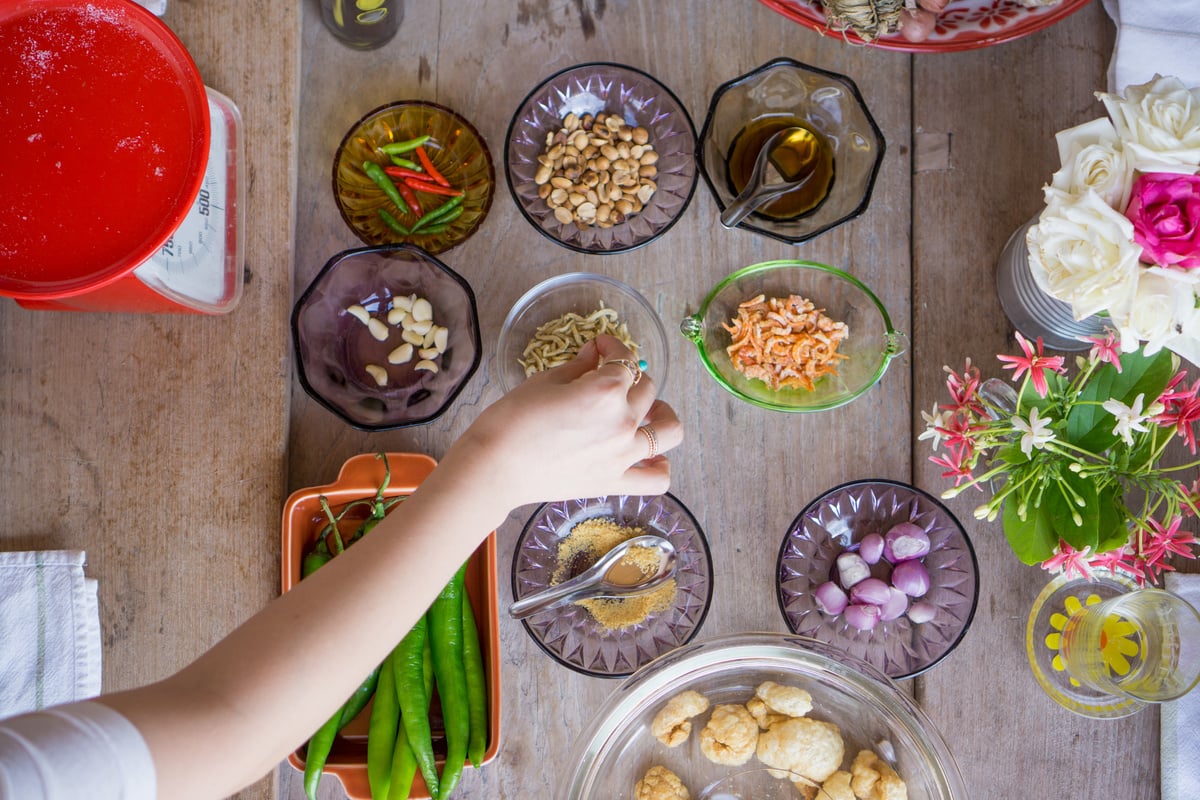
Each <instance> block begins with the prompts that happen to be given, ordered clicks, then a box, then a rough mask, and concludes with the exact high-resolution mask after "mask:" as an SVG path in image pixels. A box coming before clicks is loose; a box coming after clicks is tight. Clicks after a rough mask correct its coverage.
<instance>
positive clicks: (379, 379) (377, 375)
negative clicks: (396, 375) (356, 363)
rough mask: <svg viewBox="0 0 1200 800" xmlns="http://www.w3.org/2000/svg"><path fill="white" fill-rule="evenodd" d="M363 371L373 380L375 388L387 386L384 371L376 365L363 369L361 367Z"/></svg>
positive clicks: (386, 377) (385, 372)
mask: <svg viewBox="0 0 1200 800" xmlns="http://www.w3.org/2000/svg"><path fill="white" fill-rule="evenodd" d="M363 369H365V370H366V371H367V374H368V375H370V376H371V377H372V378H374V379H375V384H376V385H377V386H387V382H388V374H387V370H386V369H384V368H383V367H381V366H379V365H378V364H367V365H366V366H365V367H363Z"/></svg>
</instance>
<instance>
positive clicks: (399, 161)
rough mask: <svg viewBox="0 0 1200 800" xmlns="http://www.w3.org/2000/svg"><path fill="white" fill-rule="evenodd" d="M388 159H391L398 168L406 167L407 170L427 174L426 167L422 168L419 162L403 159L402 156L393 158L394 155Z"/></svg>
mask: <svg viewBox="0 0 1200 800" xmlns="http://www.w3.org/2000/svg"><path fill="white" fill-rule="evenodd" d="M388 158H389V159H391V161H392V163H393V164H395V165H396V166H397V167H404V168H405V169H411V170H412V171H413V172H422V173H423V172H425V168H424V167H422V166H421V165H420V164H418V163H417V162H415V161H412V160H410V159H407V158H401V157H400V156H392V155H389V156H388Z"/></svg>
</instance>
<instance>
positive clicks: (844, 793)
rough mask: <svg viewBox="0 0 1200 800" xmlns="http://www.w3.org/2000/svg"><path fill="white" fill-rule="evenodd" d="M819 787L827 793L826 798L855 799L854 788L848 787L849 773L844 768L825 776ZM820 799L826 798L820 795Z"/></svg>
mask: <svg viewBox="0 0 1200 800" xmlns="http://www.w3.org/2000/svg"><path fill="white" fill-rule="evenodd" d="M821 789H822V790H823V791H824V792H825V794H826V795H828V800H855V798H854V789H852V788H851V787H850V773H849V772H846V771H845V770H844V769H839V770H838V771H837V772H835V773H833V774H832V775H830V776H829V777H828V778H826V779H825V782H824V783H823V784H821ZM821 800H826V798H824V797H822V798H821Z"/></svg>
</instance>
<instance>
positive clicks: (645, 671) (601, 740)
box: [556, 633, 967, 800]
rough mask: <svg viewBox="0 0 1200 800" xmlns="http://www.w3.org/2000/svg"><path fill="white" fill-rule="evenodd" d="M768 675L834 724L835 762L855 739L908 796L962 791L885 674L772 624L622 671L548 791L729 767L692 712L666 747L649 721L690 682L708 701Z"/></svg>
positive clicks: (695, 780)
mask: <svg viewBox="0 0 1200 800" xmlns="http://www.w3.org/2000/svg"><path fill="white" fill-rule="evenodd" d="M767 680H770V681H774V682H776V683H782V684H790V685H793V686H799V687H801V688H803V689H806V690H807V691H808V692H809V693H810V694H811V695H812V700H813V710H812V711H811V712H810V713H809V716H811V717H813V718H815V719H822V720H826V721H829V722H833V723H834V724H836V725H838V726H839V727H840V728H841V730H842V736H843V738H844V739H845V741H846V760H845V762H844V763H843V765H842V767H843V769H846V768H848V765H849V763H850V761H852V760H853V758H854V756H855V755H856V754H857V753H858V751H859V749H866V748H870V749H873V750H875V751H876V752H877V753H878V754H879V755H880V757H882V758H885V759H886V760H889V761H890V762H891V765H892V767H893V768H894V769H895V770H896V771H897V772H898V773H899V774H900V777H901V778H902V779H903V780H904V781H905V782H906V784H907V785H908V799H909V800H965V798H966V796H967V793H966V787H965V785H964V784H963V780H962V776H961V775H960V774H959V771H958V765H957V764H956V763H955V761H954V757H953V756H952V755H951V753H950V750H949V748H948V747H947V746H946V743H945V741H944V740H943V739H942V737H941V735H940V734H939V733H938V731H937V729H936V728H935V727H934V725H933V723H932V722H930V720H929V718H928V717H926V716H925V714H924V712H922V711H921V710H920V709H919V708H918V707H917V706H916V705H915V704H914V703H913V701H912V700H911V699H909V698H908V696H907V695H905V694H904V693H902V692H901V691H900V690H899V689H898V688H897V687H896V685H895V684H894V683H892V682H891V681H890V680H888V679H887V678H886V677H885V676H883V675H882V674H881V673H879V672H878V671H876V670H875V669H873V668H872V667H870V666H868V665H866V664H863V663H861V662H857V661H855V660H854V659H852V658H850V657H849V656H846V655H845V654H843V653H841V652H839V651H838V650H836V649H835V648H833V647H831V646H829V645H827V644H824V643H822V642H817V641H815V640H812V639H805V638H804V637H801V636H792V635H788V634H773V633H744V634H737V635H733V636H725V637H722V638H718V639H709V640H705V641H702V642H695V643H693V644H690V645H688V646H687V647H681V648H679V649H678V650H675V651H674V652H671V653H669V654H667V655H665V656H663V657H662V658H659V659H657V660H655V661H653V662H652V663H650V664H648V665H647V666H645V667H643V668H642V669H641V670H639V671H638V672H637V673H635V674H634V675H633V676H632V677H630V678H629V679H627V680H626V681H625V682H624V683H622V684H621V685H620V686H619V687H618V688H617V690H616V691H614V692H613V693H612V694H611V695H610V696H609V697H608V699H607V700H605V702H604V704H603V705H602V706H601V707H600V709H599V710H598V711H597V713H596V715H595V716H594V717H593V719H592V722H591V723H590V724H589V726H588V728H587V729H586V730H585V731H584V732H583V734H582V735H580V736H579V738H578V739H577V740H576V743H575V746H574V752H573V754H572V756H571V760H570V762H569V763H568V765H567V769H566V772H565V774H564V776H563V778H562V782H561V784H560V788H559V791H558V792H556V796H557V797H560V798H566V799H567V800H632V798H633V797H634V793H633V791H634V785H635V784H636V782H637V780H638V779H639V778H640V777H641V776H642V775H643V774H645V772H646V770H647V769H649V768H650V767H651V766H652V765H655V764H662V765H664V766H665V767H667V768H668V769H670V770H671V771H673V772H674V773H675V774H677V775H679V776H680V778H682V779H683V780H684V782H685V784H686V785H687V786H688V787H689V788H691V789H692V791H693V793H695V792H696V791H698V789H699V788H700V787H703V786H707V785H709V784H710V783H712V782H713V781H715V780H717V779H719V778H721V777H725V776H727V775H729V774H731V773H733V772H735V771H737V770H738V769H740V768H738V767H721V766H716V765H714V764H712V763H710V762H709V761H708V759H706V758H705V757H704V756H703V755H702V754H701V752H700V748H699V746H698V743H697V739H698V738H699V737H698V736H697V733H698V726H697V725H696V724H695V721H693V730H692V734H691V736H690V737H689V738H688V741H687V742H686V743H684V744H682V745H680V746H678V747H675V748H667V747H666V746H664V745H662V744H661V743H660V742H659V741H658V740H657V739H656V738H654V736H653V735H652V734H651V733H650V723H651V721H652V720H653V719H654V715H655V714H656V713H657V712H658V710H659V709H660V708H662V707H663V705H664V704H665V703H666V702H667V700H669V699H670V698H671V697H673V696H675V695H676V694H678V693H679V692H682V691H684V690H688V689H692V690H695V691H698V692H700V693H701V694H703V695H705V696H706V697H708V699H709V700H710V701H711V702H712V703H713V704H717V703H744V702H746V700H747V699H749V698H750V697H752V696H753V695H754V690H755V688H756V687H757V686H758V685H759V684H760V683H762V682H763V681H767ZM702 719H703V718H701V721H702ZM753 763H754V762H752V764H753ZM752 764H747V765H746V766H747V767H749V766H751V765H752Z"/></svg>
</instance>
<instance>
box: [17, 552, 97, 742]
mask: <svg viewBox="0 0 1200 800" xmlns="http://www.w3.org/2000/svg"><path fill="white" fill-rule="evenodd" d="M85 559H86V554H85V553H84V552H83V551H82V550H39V551H32V552H17V553H0V718H4V717H10V716H14V715H16V714H22V713H24V712H26V711H36V710H39V709H42V708H46V707H48V706H53V705H58V704H59V703H69V702H71V701H73V700H83V699H86V698H89V697H95V696H96V695H98V694H99V693H100V611H99V607H98V605H97V602H96V588H97V584H96V581H95V580H92V579H88V578H85V577H84V575H83V565H84V561H85Z"/></svg>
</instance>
